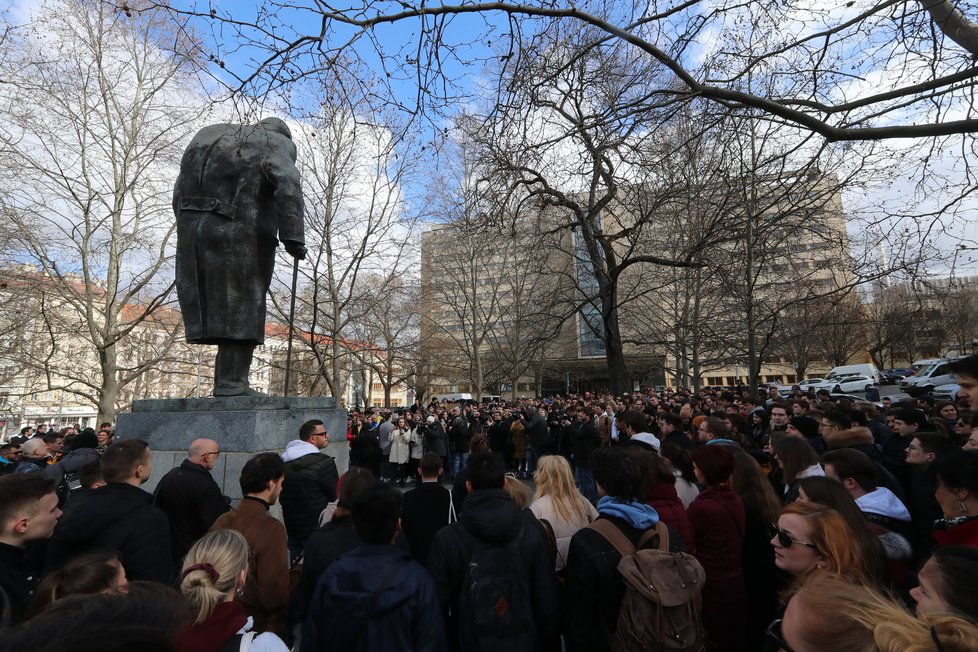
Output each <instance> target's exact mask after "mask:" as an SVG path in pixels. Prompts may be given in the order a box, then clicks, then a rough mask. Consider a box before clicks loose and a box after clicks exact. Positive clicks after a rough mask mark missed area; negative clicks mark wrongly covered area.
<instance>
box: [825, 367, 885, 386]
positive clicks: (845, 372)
mask: <svg viewBox="0 0 978 652" xmlns="http://www.w3.org/2000/svg"><path fill="white" fill-rule="evenodd" d="M847 376H866V377H867V378H872V379H873V382H874V383H878V382H879V381H880V371H879V369H877V368H876V365H874V364H873V363H871V362H870V363H869V364H847V365H842V366H841V367H835V368H834V369H832V371H830V372H829V373H827V374H825V380H826V382H829V383H837V382H839V381H840V380H842V379H843V378H845V377H847Z"/></svg>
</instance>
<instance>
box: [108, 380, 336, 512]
mask: <svg viewBox="0 0 978 652" xmlns="http://www.w3.org/2000/svg"><path fill="white" fill-rule="evenodd" d="M310 419H320V420H322V421H323V423H324V424H325V426H326V432H328V433H329V435H330V443H329V446H327V448H326V450H324V451H323V452H325V453H327V454H328V455H331V456H333V457H334V458H335V459H336V467H337V469H338V470H339V471H340V473H343V471H345V470H346V469H347V468H348V466H349V447H348V446H347V442H346V419H347V413H346V410H343V409H341V408H338V407H336V400H335V399H333V398H297V397H278V396H234V397H217V398H206V399H163V400H158V401H135V402H134V403H133V408H132V412H128V413H121V414H119V415H118V416H117V421H116V434H117V436H118V437H119V438H121V439H136V438H138V439H145V440H146V441H147V442H149V447H150V449H151V450H152V451H153V473H152V476H151V478H150V480H149V482H148V483H147V484H145V485H143V488H144V489H146V490H147V491H153V489H154V488H155V487H156V483H157V482H158V481H159V479H160V478H161V477H163V475H164V474H165V473H166V472H167V471H169V470H170V469H172V468H173V467H175V466H178V465H179V464H180V463H181V462H182V461H183V460H184V459H185V458H186V456H187V448H188V446H189V445H190V442H192V441H193V440H194V439H198V438H201V437H206V438H208V439H213V440H215V441H216V442H218V444H219V445H220V447H221V456H220V458H219V459H218V463H217V466H216V467H215V468H214V469H213V470H212V471H211V473H212V474H213V476H214V479H215V480H216V481H217V483H218V485H220V486H221V488H222V490H223V491H224V493H225V495H227V496H230V497H231V498H232V499H240V498H241V488H240V487H239V485H238V478H239V477H240V474H241V468H242V467H243V466H244V464H245V462H247V461H248V459H249V458H251V457H252V456H253V455H255V454H256V453H262V452H268V451H271V452H276V453H281V452H282V451H283V450H284V449H285V445H286V444H287V443H288V442H290V441H291V440H293V439H297V438H298V436H299V426H301V425H302V424H303V423H305V422H306V421H308V420H310Z"/></svg>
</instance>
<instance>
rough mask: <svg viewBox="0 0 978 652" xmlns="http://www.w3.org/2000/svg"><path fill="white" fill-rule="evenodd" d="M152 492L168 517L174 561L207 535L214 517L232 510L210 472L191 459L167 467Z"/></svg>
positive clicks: (215, 518) (214, 519)
mask: <svg viewBox="0 0 978 652" xmlns="http://www.w3.org/2000/svg"><path fill="white" fill-rule="evenodd" d="M154 495H155V497H156V505H157V507H159V508H160V509H162V510H163V512H164V513H165V514H166V516H167V518H168V519H169V520H170V547H171V549H172V552H173V559H174V561H179V560H180V559H183V557H184V555H186V554H187V551H189V550H190V546H192V545H194V542H195V541H197V539H199V538H200V537H202V536H204V535H205V534H207V531H208V530H209V529H210V528H211V526H212V525H213V524H214V521H216V520H217V517H218V516H220V515H221V514H223V513H224V512H226V511H228V510H229V509H231V508H230V506H229V505H228V500H227V498H225V497H224V496H223V495H222V494H221V488H220V487H218V486H217V482H215V481H214V477H213V476H212V475H211V472H210V471H208V470H207V469H206V468H204V467H203V466H201V465H200V464H194V463H193V462H191V461H190V460H184V461H183V462H181V463H180V466H178V467H176V468H175V469H170V470H169V471H168V472H167V474H166V475H164V476H163V477H162V478H161V479H160V483H159V484H158V485H156V492H155V494H154Z"/></svg>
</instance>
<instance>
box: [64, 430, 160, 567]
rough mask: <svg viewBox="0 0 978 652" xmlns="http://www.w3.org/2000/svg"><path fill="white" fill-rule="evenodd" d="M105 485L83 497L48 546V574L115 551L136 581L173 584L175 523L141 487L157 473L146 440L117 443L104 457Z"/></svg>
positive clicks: (75, 502) (68, 509)
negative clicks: (90, 555) (172, 528)
mask: <svg viewBox="0 0 978 652" xmlns="http://www.w3.org/2000/svg"><path fill="white" fill-rule="evenodd" d="M101 466H102V477H103V478H104V480H105V483H106V484H105V486H102V487H99V488H98V489H91V490H85V491H82V492H79V494H78V495H77V496H76V497H74V498H72V499H71V501H70V502H69V503H68V505H66V506H65V513H64V516H62V517H61V520H60V521H58V525H57V527H55V529H54V536H53V537H52V538H51V541H50V542H49V543H48V550H47V563H46V566H47V569H48V570H49V571H50V570H53V569H57V568H60V567H62V566H64V565H65V564H66V563H67V562H68V561H70V560H71V559H73V558H75V557H78V556H80V555H83V554H85V553H88V552H91V551H93V550H114V551H116V552H118V553H119V560H120V561H121V562H122V566H123V568H125V569H126V577H127V578H129V580H131V581H136V580H150V581H155V582H164V583H169V582H170V581H171V580H172V579H173V557H172V556H171V554H170V523H169V521H168V520H167V518H166V514H164V513H163V512H162V511H161V510H160V508H158V507H157V506H156V505H154V504H153V496H152V495H151V494H149V493H147V492H145V491H143V490H142V489H140V488H139V487H140V485H142V484H143V483H145V482H146V481H147V480H149V477H150V474H151V473H152V471H153V453H152V452H151V451H150V450H149V445H147V443H146V442H145V441H143V440H141V439H126V440H124V441H120V442H118V443H116V444H112V445H111V446H109V447H108V448H107V449H105V453H103V454H102V461H101Z"/></svg>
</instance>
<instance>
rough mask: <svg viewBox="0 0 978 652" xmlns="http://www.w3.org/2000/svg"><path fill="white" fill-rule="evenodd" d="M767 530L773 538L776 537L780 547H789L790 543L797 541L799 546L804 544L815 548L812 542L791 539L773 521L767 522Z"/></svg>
mask: <svg viewBox="0 0 978 652" xmlns="http://www.w3.org/2000/svg"><path fill="white" fill-rule="evenodd" d="M767 532H768V534H769V535H770V536H771V538H772V539H773V538H774V537H778V543H779V544H781V547H782V548H790V547H791V544H793V543H797V544H798V545H800V546H806V547H808V548H817V547H818V546H816V545H815V544H814V543H806V542H804V541H799V540H798V539H792V538H791V535H790V534H788V533H787V532H785V531H784V530H782V529H781V528H779V527H778V526H777V525H775V524H774V523H769V524H768V526H767Z"/></svg>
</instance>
